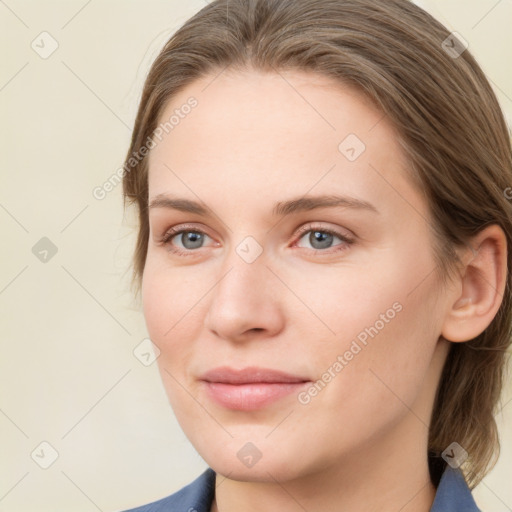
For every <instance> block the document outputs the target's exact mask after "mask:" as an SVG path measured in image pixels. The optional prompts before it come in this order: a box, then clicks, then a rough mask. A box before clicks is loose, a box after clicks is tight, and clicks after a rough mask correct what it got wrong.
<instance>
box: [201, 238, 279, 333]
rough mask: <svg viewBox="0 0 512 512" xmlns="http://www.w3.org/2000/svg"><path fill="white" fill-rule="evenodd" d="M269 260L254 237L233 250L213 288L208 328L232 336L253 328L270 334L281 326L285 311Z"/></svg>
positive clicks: (243, 241)
mask: <svg viewBox="0 0 512 512" xmlns="http://www.w3.org/2000/svg"><path fill="white" fill-rule="evenodd" d="M267 263H268V261H267V258H266V257H265V253H264V252H263V248H262V247H261V246H260V244H259V243H258V242H257V241H256V240H255V239H251V237H246V239H244V240H242V242H240V243H239V244H238V245H237V246H236V247H234V248H233V249H232V250H231V251H230V254H229V255H228V256H227V257H226V258H225V260H224V262H223V265H222V270H221V272H220V273H219V280H218V281H217V283H216V285H215V286H214V288H213V290H212V295H211V298H210V304H209V310H208V313H207V316H206V322H205V323H206V327H207V328H209V329H210V330H211V331H214V332H215V333H216V334H217V335H218V336H220V337H223V338H232V339H235V338H237V337H239V336H241V335H242V334H243V333H245V332H246V331H248V330H251V329H259V330H262V329H263V330H266V331H268V332H269V333H270V332H275V331H276V330H278V329H279V328H280V325H281V323H282V311H281V309H280V303H279V297H278V296H277V295H276V291H275V287H274V286H273V285H274V284H275V283H272V281H273V278H274V276H273V274H272V272H271V271H270V270H269V269H268V268H267ZM274 279H275V278H274Z"/></svg>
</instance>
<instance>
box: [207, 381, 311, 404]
mask: <svg viewBox="0 0 512 512" xmlns="http://www.w3.org/2000/svg"><path fill="white" fill-rule="evenodd" d="M203 382H204V384H205V385H206V390H207V393H208V395H209V396H210V397H211V398H212V399H213V400H215V401H216V402H217V403H219V404H220V405H222V406H224V407H226V408H227V409H234V410H238V411H254V410H256V409H261V408H263V407H265V406H266V405H269V404H271V403H272V402H275V401H277V400H279V399H280V398H283V397H285V396H287V395H290V394H291V393H299V391H300V390H301V389H302V388H304V387H305V386H307V385H308V384H309V382H272V383H266V382H256V383H253V384H225V383H221V382H207V381H203Z"/></svg>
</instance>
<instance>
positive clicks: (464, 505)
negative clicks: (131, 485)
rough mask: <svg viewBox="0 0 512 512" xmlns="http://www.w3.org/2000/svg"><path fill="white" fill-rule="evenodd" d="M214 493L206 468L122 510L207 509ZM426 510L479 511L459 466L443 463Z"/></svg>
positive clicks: (199, 511) (210, 473)
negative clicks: (189, 480)
mask: <svg viewBox="0 0 512 512" xmlns="http://www.w3.org/2000/svg"><path fill="white" fill-rule="evenodd" d="M214 496H215V471H214V470H213V469H212V468H207V469H206V470H205V471H204V472H203V473H202V474H201V475H199V476H198V477H197V478H196V479H195V480H194V481H193V482H192V483H190V484H188V485H187V486H185V487H183V488H182V489H181V490H179V491H178V492H175V493H174V494H172V495H171V496H168V497H167V498H163V499H161V500H159V501H155V502H154V503H150V504H148V505H143V506H142V507H138V508H133V509H130V510H127V511H125V512H165V511H170V510H183V511H192V510H194V511H195V512H210V508H211V506H212V502H213V498H214ZM430 512H481V511H480V509H479V508H478V507H477V506H476V503H475V501H474V499H473V496H472V495H471V491H470V489H469V487H468V485H467V483H466V481H465V480H464V476H463V475H462V472H461V471H460V470H459V469H452V468H451V467H450V466H446V469H445V470H444V473H443V475H442V477H441V481H440V482H439V485H438V487H437V492H436V496H435V499H434V503H433V504H432V508H431V509H430Z"/></svg>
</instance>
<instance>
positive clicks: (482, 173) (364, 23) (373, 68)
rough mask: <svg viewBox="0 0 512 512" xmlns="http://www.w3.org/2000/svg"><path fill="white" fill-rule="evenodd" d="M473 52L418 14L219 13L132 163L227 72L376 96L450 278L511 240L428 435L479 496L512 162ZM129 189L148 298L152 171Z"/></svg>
mask: <svg viewBox="0 0 512 512" xmlns="http://www.w3.org/2000/svg"><path fill="white" fill-rule="evenodd" d="M447 38H449V39H447ZM450 48H451V52H450ZM462 50H464V48H463V47H462V46H461V45H460V43H458V41H457V40H455V39H453V36H450V32H449V31H448V30H447V29H446V28H445V27H444V26H443V25H441V24H440V23H439V22H438V21H436V20H435V19H434V18H433V17H432V16H430V15H429V14H428V13H426V12H425V11H423V10H422V9H420V8H419V7H417V6H416V5H414V4H412V3H410V2H408V1H407V0H314V1H313V0H293V1H287V0H214V1H213V2H211V3H210V4H209V5H208V6H206V7H204V8H203V9H202V10H201V11H200V12H199V13H197V14H196V15H195V16H193V17H192V18H191V19H189V20H188V21H187V22H186V23H185V24H184V25H183V27H181V28H180V29H179V30H178V31H177V32H176V33H175V34H174V35H173V36H172V37H171V39H170V40H169V41H168V42H167V44H166V45H165V46H164V48H163V49H162V50H161V52H160V54H159V55H158V57H157V59H156V61H155V62H154V63H153V66H152V67H151V70H150V72H149V74H148V77H147V79H146V82H145V86H144V90H143V93H142V98H141V101H140V105H139V110H138V115H137V118H136V121H135V126H134V130H133V135H132V140H131V146H130V149H129V151H128V156H127V158H126V161H127V162H128V160H129V159H130V158H131V157H132V155H133V154H139V150H140V148H141V147H142V146H144V144H146V141H147V139H148V137H151V136H152V134H153V132H154V130H155V129H156V127H157V123H158V120H159V116H160V115H161V113H162V111H163V108H164V106H165V105H166V104H167V102H168V101H169V100H170V99H171V98H172V97H173V96H174V95H175V94H176V93H177V92H178V91H180V90H181V89H183V88H184V87H186V86H187V85H188V84H190V83H191V82H193V81H194V80H196V79H198V78H200V77H203V76H205V75H209V74H211V75H212V76H213V75H214V74H218V73H220V72H222V71H223V70H224V69H225V68H228V67H229V68H230V70H231V69H233V70H244V69H247V68H249V67H251V68H254V69H257V70H261V71H268V72H272V71H275V70H284V69H292V70H302V71H312V72H316V73H320V74H323V75H326V76H328V77H331V78H334V79H335V80H337V81H338V82H339V83H340V84H342V85H343V84H346V85H352V86H355V87H357V88H358V89H359V90H360V91H362V92H363V93H365V94H366V95H367V97H369V98H370V99H371V100H372V101H373V102H374V103H375V104H376V106H377V107H378V108H380V109H381V111H382V112H383V113H384V114H385V115H386V116H387V119H388V120H389V121H390V122H391V123H392V125H394V126H395V128H396V129H397V131H398V133H399V134H400V137H401V145H402V147H403V150H404V152H405V154H406V155H407V157H408V159H409V161H410V164H411V168H412V170H413V179H414V180H415V182H416V183H417V184H418V185H420V186H421V187H422V189H423V190H424V191H425V193H426V196H427V199H428V201H429V204H430V211H431V217H432V219H433V226H432V228H433V230H434V233H435V235H436V236H435V239H436V241H437V246H436V247H435V254H436V258H437V262H438V265H439V269H440V275H442V276H448V275H449V274H450V271H451V270H453V269H454V268H455V263H456V262H457V258H456V254H455V251H454V248H455V247H457V246H462V245H464V244H466V243H467V241H468V239H469V238H470V237H471V236H474V235H475V234H477V233H478V232H479V231H480V230H482V229H483V228H484V227H486V226H488V225H490V224H497V225H499V226H501V228H502V229H503V230H504V232H505V234H506V237H507V247H508V248H509V250H508V257H507V263H508V272H507V284H506V289H505V293H504V296H503V300H502V304H501V307H500V309H499V311H498V313H497V315H496V317H495V318H494V319H493V321H492V322H491V324H490V325H489V327H488V328H487V329H486V330H485V331H484V332H483V333H482V334H481V335H480V336H478V337H476V338H474V339H473V340H470V341H468V342H466V343H452V344H451V349H450V353H449V355H448V358H447V361H446V364H445V367H444V370H443V374H442V377H441V380H440V383H439V386H438V390H437V397H436V401H435V404H434V409H433V413H432V420H431V425H430V432H429V442H428V447H429V453H428V457H429V464H430V472H431V478H432V481H433V482H434V484H436V485H437V483H438V481H439V477H440V474H441V472H442V469H443V468H444V461H443V460H442V459H441V457H440V455H441V452H442V451H443V450H444V449H445V448H447V447H448V446H449V445H450V444H451V443H452V442H453V441H456V442H458V443H459V444H460V445H461V446H462V447H463V448H464V449H465V450H466V451H467V452H468V453H469V458H468V460H467V461H466V463H465V464H464V465H463V466H462V469H463V470H464V472H465V476H466V479H467V481H468V483H469V484H470V486H471V487H474V485H476V484H477V483H478V482H479V481H480V480H481V479H482V478H483V476H484V475H485V473H486V472H487V471H488V470H489V468H490V466H491V464H494V463H495V461H496V459H497V455H498V452H499V439H498V434H497V427H496V422H495V419H494V413H495V412H496V408H497V406H498V401H499V397H500V393H501V389H502V385H503V380H504V375H505V363H506V350H507V347H508V346H509V344H510V341H511V334H512V332H511V331H512V327H511V326H512V273H511V271H510V269H511V268H512V251H511V250H510V248H511V247H512V205H511V203H510V202H509V201H507V197H506V196H507V195H508V194H506V193H505V191H506V190H510V189H509V187H510V186H511V185H512V156H511V147H510V139H509V133H508V131H507V127H506V124H505V121H504V118H503V114H502V112H501V110H500V108H499V105H498V102H497V100H496V97H495V95H494V93H493V91H492V89H491V87H490V85H489V83H488V81H487V80H486V78H485V76H484V74H483V72H482V70H481V68H480V67H479V66H478V64H477V63H476V61H475V60H474V58H473V57H472V55H471V54H470V52H469V51H468V50H465V51H462ZM454 51H455V53H454ZM461 52H462V53H461ZM459 53H460V55H459ZM125 169H127V167H126V164H125ZM123 189H124V195H125V203H126V201H127V200H128V201H131V202H136V204H137V207H138V213H139V221H140V226H139V233H138V240H137V244H136V249H135V253H134V283H135V284H136V285H137V289H138V291H140V284H141V280H142V273H143V270H144V265H145V260H146V252H147V247H148V235H149V222H148V212H147V201H148V166H147V158H142V159H140V161H138V162H137V163H136V165H134V166H133V165H132V166H131V167H130V170H129V172H125V174H124V177H123Z"/></svg>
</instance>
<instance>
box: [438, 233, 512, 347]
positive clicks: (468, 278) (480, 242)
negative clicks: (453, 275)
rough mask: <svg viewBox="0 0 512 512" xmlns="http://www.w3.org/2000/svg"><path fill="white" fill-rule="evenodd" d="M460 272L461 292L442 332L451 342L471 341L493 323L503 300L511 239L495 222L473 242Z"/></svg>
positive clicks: (450, 306)
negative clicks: (508, 247)
mask: <svg viewBox="0 0 512 512" xmlns="http://www.w3.org/2000/svg"><path fill="white" fill-rule="evenodd" d="M469 244H470V247H469V248H468V249H467V253H466V257H467V256H469V257H467V261H466V262H465V263H464V265H463V268H462V269H461V274H460V286H459V287H458V289H459V292H458V293H457V294H455V297H454V300H453V301H452V302H453V303H452V304H451V305H450V304H449V310H448V311H447V314H446V317H445V322H444V325H443V330H442V332H441V335H442V336H443V338H445V339H446V340H448V341H453V342H461V341H468V340H471V339H473V338H475V337H477V336H478V335H479V334H481V333H482V332H483V331H484V330H485V329H486V328H487V327H488V326H489V324H490V323H491V322H492V320H493V319H494V317H495V316H496V313H497V312H498V309H499V307H500V305H501V302H502V300H503V293H504V290H505V285H506V277H507V240H506V237H505V233H504V232H503V230H502V229H501V228H500V227H499V226H497V225H492V226H488V227H486V228H485V229H483V230H482V231H481V232H480V233H478V235H476V236H475V237H474V238H473V239H472V240H470V242H469Z"/></svg>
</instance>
